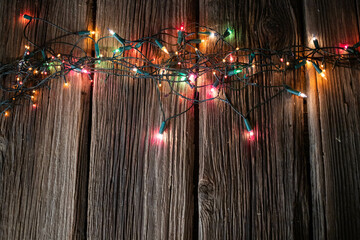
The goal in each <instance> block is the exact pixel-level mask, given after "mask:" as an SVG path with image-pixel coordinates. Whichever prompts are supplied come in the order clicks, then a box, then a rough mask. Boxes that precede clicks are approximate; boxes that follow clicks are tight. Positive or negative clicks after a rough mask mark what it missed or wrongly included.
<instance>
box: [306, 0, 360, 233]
mask: <svg viewBox="0 0 360 240" xmlns="http://www.w3.org/2000/svg"><path fill="white" fill-rule="evenodd" d="M359 4H360V2H358V1H350V0H344V1H326V0H322V1H305V13H306V14H305V19H306V21H305V23H306V34H307V41H309V40H310V39H311V38H312V36H313V35H316V36H317V37H318V38H319V42H320V44H322V45H339V44H342V45H345V44H350V45H351V44H352V43H355V42H358V41H359V39H360V34H359V10H360V5H359ZM349 9H350V10H349ZM327 69H328V72H327V75H328V80H324V79H321V78H320V79H319V78H317V76H316V74H315V73H314V72H313V71H308V75H307V88H308V91H309V95H310V96H309V104H308V109H309V113H308V119H309V120H308V121H309V135H310V138H309V139H310V148H309V149H310V162H311V168H310V173H311V183H312V184H311V185H312V206H313V211H312V220H313V237H314V239H356V238H358V236H360V227H359V226H360V218H359V213H360V208H359V200H360V182H359V179H360V157H359V156H360V121H359V116H360V108H359V104H360V81H359V79H360V72H359V71H357V70H350V69H341V68H336V69H335V70H331V69H332V66H328V67H327Z"/></svg>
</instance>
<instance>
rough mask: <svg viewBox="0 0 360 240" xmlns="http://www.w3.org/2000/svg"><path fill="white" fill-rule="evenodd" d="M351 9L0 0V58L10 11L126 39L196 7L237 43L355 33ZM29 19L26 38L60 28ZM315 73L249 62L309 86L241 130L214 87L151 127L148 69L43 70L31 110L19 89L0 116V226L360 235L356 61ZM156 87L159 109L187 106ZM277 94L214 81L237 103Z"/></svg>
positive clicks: (24, 230)
mask: <svg viewBox="0 0 360 240" xmlns="http://www.w3.org/2000/svg"><path fill="white" fill-rule="evenodd" d="M359 12H360V2H359V1H356V0H352V1H351V0H342V1H328V0H303V1H291V0H280V1H275V0H260V1H251V0H241V1H236V0H225V1H222V0H211V1H210V0H198V1H191V0H170V1H162V0H148V1H144V0H137V1H133V0H121V1H120V0H118V1H110V0H93V1H84V0H75V1H70V0H65V1H55V0H48V1H40V0H35V1H28V0H26V1H10V0H7V1H5V0H4V1H0V16H1V20H2V22H1V23H0V32H1V33H2V35H1V37H0V53H1V55H0V61H1V62H8V61H10V60H13V59H15V58H17V57H19V56H20V55H21V54H22V53H23V46H24V44H25V43H26V42H25V40H24V38H23V35H22V28H23V27H24V23H25V22H24V21H21V20H20V13H30V14H31V15H34V16H39V17H42V18H45V19H48V20H50V21H52V22H54V23H56V24H58V25H60V26H62V27H65V28H67V29H70V30H73V31H80V30H85V29H88V28H90V29H91V28H92V27H93V26H94V27H95V28H96V31H97V32H98V36H100V35H101V36H104V35H107V34H108V30H107V29H108V28H111V29H113V30H114V31H116V32H117V33H119V34H120V35H121V36H123V37H125V38H126V39H130V40H133V39H137V38H139V37H142V36H148V35H152V34H153V33H156V32H158V31H159V30H160V29H161V28H165V27H173V26H179V25H180V24H181V23H182V22H184V23H185V26H186V24H189V23H192V22H195V21H198V22H199V23H200V24H202V25H206V26H209V27H213V28H214V29H217V30H219V31H220V32H221V31H224V30H225V29H226V27H230V28H232V29H234V30H235V35H234V36H233V37H231V38H229V39H230V42H231V43H232V44H234V45H236V46H238V47H253V48H255V47H262V48H273V49H280V48H282V47H285V46H288V45H292V44H309V45H311V44H312V43H311V42H310V39H311V38H312V37H313V35H315V36H317V37H318V39H319V43H320V44H321V45H324V46H325V45H339V44H349V45H351V44H354V43H356V42H358V41H359V38H360V36H359V31H360V29H359ZM30 31H31V34H30V36H32V38H33V39H36V41H37V42H42V41H44V40H45V39H49V38H52V37H54V36H56V34H58V33H59V32H58V31H56V30H54V29H53V28H51V27H44V25H43V24H41V23H32V25H31V27H30ZM117 44H118V43H117V42H116V41H115V40H113V39H109V40H106V41H105V42H103V44H102V45H101V49H104V50H106V51H108V52H110V51H112V50H114V49H115V46H117ZM212 44H213V42H211V41H210V42H207V43H206V44H205V43H202V44H200V48H201V50H204V51H211V50H212V46H213V45H212ZM83 46H84V47H85V48H87V49H88V52H89V53H91V51H92V50H91V49H92V48H93V46H92V45H91V44H89V43H84V45H83ZM143 49H144V50H146V52H147V54H148V56H161V55H162V54H164V53H160V52H159V51H157V50H156V49H154V48H147V47H146V46H144V47H143ZM62 50H64V49H62ZM92 54H93V53H92ZM102 54H104V55H105V56H106V55H107V54H106V53H105V52H104V51H103V52H102ZM130 54H133V53H130ZM104 66H105V65H104ZM106 66H107V67H108V66H110V65H106ZM326 74H327V77H328V79H327V80H324V79H321V78H320V79H319V77H318V75H317V74H316V73H315V71H314V70H313V68H312V67H309V66H308V67H306V68H304V69H300V70H297V71H295V72H293V73H290V74H287V75H286V76H285V78H283V76H282V75H280V74H262V75H260V76H259V77H258V79H257V80H258V81H259V82H261V83H263V84H266V83H267V84H269V83H270V82H271V83H272V84H276V83H283V82H285V83H287V84H288V85H291V86H294V88H296V89H300V90H302V91H304V92H306V93H307V94H308V96H309V97H308V98H307V99H306V100H303V99H299V98H297V97H294V96H292V95H289V94H286V93H284V94H283V95H281V96H279V97H277V98H276V99H274V100H273V101H271V102H270V103H269V104H265V105H263V106H262V107H260V108H259V109H257V110H255V111H254V112H252V113H251V114H250V115H249V119H250V120H251V122H252V123H253V125H254V130H255V139H254V140H252V141H249V140H248V138H247V136H246V134H245V133H244V132H245V127H244V124H243V121H242V119H241V118H240V117H239V116H238V115H236V114H235V113H234V112H233V111H232V110H231V109H230V107H229V106H226V105H225V104H224V103H223V102H217V101H215V102H211V103H205V104H201V105H200V106H199V107H198V108H195V110H192V111H190V112H188V113H187V114H186V115H182V116H181V117H179V118H177V119H175V120H171V121H170V122H169V123H168V124H167V128H166V133H165V139H164V142H163V143H159V142H157V141H156V140H155V139H154V136H155V135H156V132H157V131H158V129H159V127H160V124H161V121H163V120H164V119H163V118H162V116H161V112H160V109H159V104H158V103H159V101H158V95H157V91H156V88H155V84H154V82H152V80H150V79H146V80H145V79H133V78H125V77H110V78H109V79H107V81H105V80H104V79H105V76H104V75H100V74H99V75H96V76H95V79H94V87H93V89H91V87H90V84H89V81H88V79H87V78H81V77H80V74H73V75H72V76H71V79H70V87H69V88H68V89H64V88H63V86H62V84H63V83H62V82H61V80H59V81H54V82H53V83H51V91H48V90H44V91H43V92H42V93H41V94H40V96H39V99H38V108H37V109H36V110H33V109H31V105H30V103H29V105H28V104H27V103H25V104H24V106H18V107H17V108H15V109H14V110H13V111H12V112H11V115H10V117H8V118H6V119H5V118H3V117H0V127H1V129H0V239H357V238H358V236H359V235H360V232H359V231H360V230H359V229H360V218H359V217H358V215H359V209H360V207H359V206H360V204H359V202H360V199H359V189H360V186H359V184H360V183H359V182H360V177H359V176H360V174H359V172H360V166H359V157H358V156H359V155H360V136H359V134H360V121H359V116H360V114H359V112H360V109H359V100H360V97H359V96H360V94H359V89H360V88H359V87H360V86H359V84H360V81H359V77H360V72H359V71H358V70H349V69H340V68H335V69H334V70H332V66H326ZM202 81H203V82H207V83H211V82H212V78H211V76H206V77H204V78H203V80H202ZM166 90H167V89H166V88H163V89H162V91H161V92H162V94H161V98H162V99H163V100H164V109H165V114H166V116H167V117H168V116H170V115H173V114H174V113H176V112H180V111H181V110H184V109H186V108H187V107H188V105H187V104H185V103H184V102H182V101H179V99H177V98H174V97H167V96H166V95H165V94H164V93H166ZM275 93H276V90H274V89H262V90H257V89H253V90H252V91H249V92H246V91H242V92H230V91H228V92H227V96H228V97H229V99H230V100H231V101H232V102H233V103H234V104H235V106H236V107H238V108H239V109H240V110H242V111H243V112H246V111H247V110H248V109H249V107H250V106H252V105H254V104H256V103H258V102H259V101H260V100H263V99H265V98H267V97H269V96H271V95H273V94H275ZM189 94H194V93H193V92H189ZM206 94H207V92H206V91H203V90H201V91H200V99H201V98H204V97H207V95H206Z"/></svg>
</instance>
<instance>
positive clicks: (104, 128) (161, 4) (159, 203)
mask: <svg viewBox="0 0 360 240" xmlns="http://www.w3.org/2000/svg"><path fill="white" fill-rule="evenodd" d="M194 14H195V12H194V9H193V6H192V2H191V1H174V0H172V1H166V2H165V1H158V0H151V1H119V2H114V1H109V0H98V1H97V14H96V28H97V29H98V30H99V31H100V32H101V34H102V35H104V34H108V32H107V28H111V29H113V30H114V31H115V32H117V33H118V34H119V35H120V36H122V37H124V38H126V39H132V40H134V39H138V38H139V37H143V36H148V35H151V34H154V33H156V32H158V31H159V30H160V29H161V28H164V27H170V26H171V27H173V26H176V25H180V24H181V23H182V22H185V23H186V22H188V21H189V22H191V21H194V16H195V15H194ZM116 45H118V43H117V42H116V41H115V40H113V39H111V40H110V41H108V42H107V43H105V44H103V45H102V48H105V49H107V50H108V51H112V50H114V49H115V48H116V47H115V46H116ZM144 47H145V46H144ZM143 50H144V51H145V52H147V54H148V56H152V55H154V54H155V51H153V49H143ZM157 54H159V53H158V51H157ZM162 54H163V53H162ZM154 56H156V55H154ZM164 92H165V90H164V91H162V98H163V100H164V102H165V103H164V107H165V112H166V115H167V117H169V116H170V115H171V114H174V113H175V112H180V111H181V110H185V109H186V108H187V107H188V105H186V104H184V103H182V102H179V101H178V99H177V98H173V97H167V98H166V97H165V96H164V94H163V93H164ZM193 116H194V114H193V112H189V113H188V114H187V115H183V116H181V117H179V118H177V119H175V120H172V121H170V123H169V124H167V128H166V132H165V136H164V137H165V139H164V141H163V142H161V143H159V142H157V141H156V139H155V138H156V134H157V132H158V131H159V127H160V124H161V121H163V120H164V119H162V118H161V117H162V116H161V112H160V108H159V102H158V97H157V93H156V88H155V85H154V83H153V82H152V80H151V79H133V78H125V77H110V78H109V79H108V80H107V81H106V82H105V81H104V76H97V77H96V78H95V85H94V99H93V115H92V129H91V162H90V176H89V212H88V238H89V239H191V237H192V224H193V221H192V218H193V216H192V214H193V202H194V199H193V182H192V178H193V161H194V150H193V148H194V147H193V144H194V143H193V141H194V138H193V134H194V131H193V126H194V117H193Z"/></svg>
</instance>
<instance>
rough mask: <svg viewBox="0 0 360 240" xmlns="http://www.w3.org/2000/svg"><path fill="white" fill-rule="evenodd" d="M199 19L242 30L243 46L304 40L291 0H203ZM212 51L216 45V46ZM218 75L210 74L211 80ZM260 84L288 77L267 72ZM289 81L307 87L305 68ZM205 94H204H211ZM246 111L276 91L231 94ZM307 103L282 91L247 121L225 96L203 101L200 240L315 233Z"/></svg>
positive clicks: (237, 36) (238, 42) (239, 40)
mask: <svg viewBox="0 0 360 240" xmlns="http://www.w3.org/2000/svg"><path fill="white" fill-rule="evenodd" d="M200 9H206V11H200V23H201V24H203V25H208V26H211V27H214V28H216V29H220V31H225V29H226V27H230V28H232V29H234V30H235V36H234V37H232V38H230V42H232V43H234V44H235V45H237V46H239V47H263V48H268V47H270V48H272V49H281V48H282V47H285V46H288V45H292V44H301V34H300V33H301V28H300V26H301V23H302V18H301V5H299V4H297V3H294V2H292V1H286V0H284V1H265V0H264V1H256V2H254V1H204V0H203V1H200ZM209 46H210V47H209V49H211V44H210V45H209ZM210 79H211V78H210ZM258 81H259V82H260V83H263V84H265V83H267V84H269V83H270V82H271V83H272V84H276V83H281V82H282V81H284V80H283V79H282V78H281V76H280V75H278V74H263V75H262V76H260V77H259V79H258ZM285 82H286V83H288V84H289V85H292V86H294V87H295V88H297V89H301V90H302V89H304V87H305V86H304V73H303V72H301V71H297V72H294V73H291V74H289V75H287V76H286V79H285ZM205 94H206V93H205V92H202V93H201V96H202V97H206V95H205ZM227 94H228V96H229V98H230V101H232V102H233V103H235V105H236V106H237V107H238V108H240V109H242V110H243V111H244V112H246V111H247V110H248V109H249V106H251V105H254V104H256V103H257V102H259V100H263V99H265V98H267V97H269V96H271V95H273V94H275V91H273V90H271V91H270V90H268V89H267V90H261V91H259V90H251V91H249V92H241V93H234V92H227ZM304 115H305V111H304V102H303V100H302V99H298V98H295V97H293V96H289V95H287V94H283V95H282V96H280V97H278V98H276V99H274V100H273V101H272V102H271V103H270V104H266V105H264V106H263V107H261V108H260V109H258V110H255V111H254V112H253V113H252V114H251V115H250V116H249V117H250V119H251V121H252V122H253V124H254V130H255V133H256V134H255V135H256V137H255V140H253V141H251V140H248V138H247V136H246V134H245V133H246V131H245V128H244V125H243V121H242V119H241V118H240V117H239V116H238V115H236V114H235V113H234V112H233V111H232V110H231V109H230V107H228V106H224V104H223V103H222V102H214V103H208V104H206V105H201V106H200V131H199V132H200V141H199V143H200V144H199V147H200V173H199V184H198V189H199V198H198V201H199V211H200V216H199V222H200V229H199V238H200V239H306V238H309V237H310V236H311V235H310V234H311V231H310V229H311V226H310V206H309V189H310V186H309V182H308V175H307V156H306V150H305V151H304V148H305V147H306V146H304V142H306V137H307V136H306V133H305V125H304V121H305V120H306V118H305V116H304Z"/></svg>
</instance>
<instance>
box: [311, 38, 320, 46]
mask: <svg viewBox="0 0 360 240" xmlns="http://www.w3.org/2000/svg"><path fill="white" fill-rule="evenodd" d="M312 41H313V43H314V46H315V48H319V41H318V40H317V38H316V37H313V38H312Z"/></svg>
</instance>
